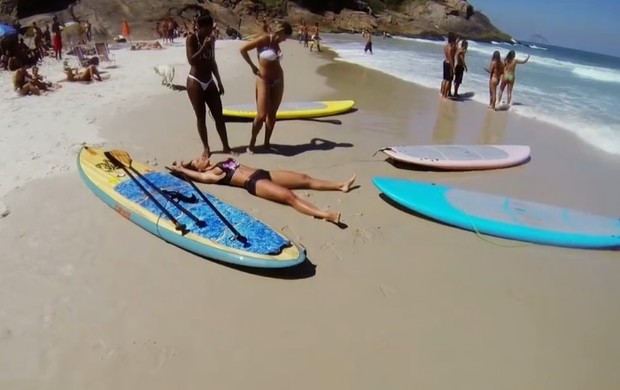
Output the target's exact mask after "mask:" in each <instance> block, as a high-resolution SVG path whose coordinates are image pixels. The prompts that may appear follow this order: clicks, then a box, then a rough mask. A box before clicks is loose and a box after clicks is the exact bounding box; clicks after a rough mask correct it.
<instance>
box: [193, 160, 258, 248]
mask: <svg viewBox="0 0 620 390" xmlns="http://www.w3.org/2000/svg"><path fill="white" fill-rule="evenodd" d="M181 174H182V175H183V177H184V178H185V181H187V182H188V183H189V185H191V186H192V188H193V189H194V191H196V192H197V193H198V195H199V196H200V197H201V198H202V200H204V202H205V203H206V204H208V205H209V207H211V209H212V210H213V212H214V213H215V214H217V216H218V217H219V218H220V219H221V220H222V222H224V224H225V225H226V226H228V228H229V229H230V231H231V232H233V234H234V235H235V239H237V240H239V241H240V242H247V241H248V239H247V238H246V237H244V236H242V235H241V233H239V231H237V229H235V227H234V226H233V225H232V224H231V223H230V222H228V220H227V219H226V217H224V216H223V215H222V213H220V211H219V210H218V209H217V208H216V207H215V205H213V203H211V201H210V200H209V199H208V198H207V196H206V195H205V194H203V193H202V191H200V189H199V188H198V187H196V184H194V182H193V181H192V179H190V178H189V177H188V176H187V175H186V174H185V173H183V172H181Z"/></svg>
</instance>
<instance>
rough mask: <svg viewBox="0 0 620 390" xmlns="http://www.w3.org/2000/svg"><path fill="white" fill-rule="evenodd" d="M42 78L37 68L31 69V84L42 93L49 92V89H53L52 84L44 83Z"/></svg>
mask: <svg viewBox="0 0 620 390" xmlns="http://www.w3.org/2000/svg"><path fill="white" fill-rule="evenodd" d="M43 79H44V78H43V76H41V74H39V67H38V66H33V67H32V81H31V83H32V84H33V85H34V86H35V87H37V88H39V89H40V90H42V91H49V90H50V89H51V88H53V87H54V84H52V83H50V82H46V81H43Z"/></svg>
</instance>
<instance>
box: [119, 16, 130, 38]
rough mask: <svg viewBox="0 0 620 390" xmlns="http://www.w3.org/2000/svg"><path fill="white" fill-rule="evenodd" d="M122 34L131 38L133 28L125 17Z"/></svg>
mask: <svg viewBox="0 0 620 390" xmlns="http://www.w3.org/2000/svg"><path fill="white" fill-rule="evenodd" d="M121 35H122V36H124V37H125V38H129V36H130V35H131V29H130V28H129V23H127V21H126V20H125V19H123V22H122V23H121Z"/></svg>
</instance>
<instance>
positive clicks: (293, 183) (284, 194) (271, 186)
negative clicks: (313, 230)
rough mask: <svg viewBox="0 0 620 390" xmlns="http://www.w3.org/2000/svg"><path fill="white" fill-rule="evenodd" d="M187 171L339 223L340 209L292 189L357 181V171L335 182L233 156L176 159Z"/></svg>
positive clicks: (335, 187)
mask: <svg viewBox="0 0 620 390" xmlns="http://www.w3.org/2000/svg"><path fill="white" fill-rule="evenodd" d="M170 169H171V170H172V172H173V174H174V173H175V172H178V173H183V174H185V175H187V176H188V177H189V178H190V179H192V180H195V181H197V182H199V183H204V184H220V185H228V186H231V187H238V188H245V189H246V191H248V192H249V193H250V194H251V195H254V196H258V197H259V198H263V199H267V200H271V201H274V202H278V203H281V204H288V205H289V206H291V207H293V208H294V209H295V210H297V211H299V212H300V213H303V214H306V215H309V216H312V217H315V218H320V219H324V220H326V221H329V222H332V223H335V224H338V223H340V213H336V212H330V211H327V210H321V209H319V208H318V207H316V206H315V205H313V204H312V203H310V202H308V201H306V200H304V199H301V198H300V197H298V196H297V195H295V193H294V192H293V191H292V190H301V189H308V190H317V191H342V192H345V193H346V192H349V191H350V190H351V188H352V186H353V183H354V182H355V175H353V176H352V177H351V178H350V179H349V180H347V181H344V182H332V181H326V180H320V179H315V178H314V177H311V176H308V175H305V174H302V173H298V172H292V171H281V170H276V171H266V170H263V169H256V168H252V167H249V166H247V165H243V164H239V163H238V162H237V161H235V160H234V159H232V158H229V159H227V160H224V161H220V162H218V163H216V164H211V162H210V161H209V160H203V161H196V160H194V161H191V162H189V163H185V162H183V161H181V162H180V163H177V162H176V161H175V162H173V163H172V167H171V168H170Z"/></svg>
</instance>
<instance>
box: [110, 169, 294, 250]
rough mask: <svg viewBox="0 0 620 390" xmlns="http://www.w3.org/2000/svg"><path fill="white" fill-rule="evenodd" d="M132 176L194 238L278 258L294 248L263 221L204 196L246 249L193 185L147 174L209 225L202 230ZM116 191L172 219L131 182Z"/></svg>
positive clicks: (157, 184) (152, 173)
mask: <svg viewBox="0 0 620 390" xmlns="http://www.w3.org/2000/svg"><path fill="white" fill-rule="evenodd" d="M132 175H133V176H134V178H136V180H139V181H140V184H142V185H143V186H144V187H145V188H146V189H147V190H148V191H149V192H150V193H151V194H152V195H153V196H154V197H155V199H157V201H158V202H159V203H160V204H161V205H162V206H164V207H165V208H166V209H167V210H168V211H169V212H170V214H172V215H173V216H174V217H175V218H176V219H177V221H178V222H179V223H181V224H185V226H186V227H187V229H188V230H189V231H190V232H191V233H193V234H196V235H199V236H201V237H205V238H208V239H209V240H212V241H215V242H217V243H218V244H220V245H224V246H227V247H229V248H234V249H241V250H245V251H248V252H252V253H257V254H262V255H276V254H278V253H280V252H281V251H282V249H283V248H285V247H287V246H290V245H291V243H290V242H289V241H288V240H286V239H285V238H283V237H282V236H280V235H279V234H278V233H276V232H275V231H273V230H272V229H271V228H269V227H268V226H267V225H265V224H264V223H262V222H261V221H259V220H257V219H256V218H254V217H252V216H250V215H249V214H247V213H246V212H244V211H241V210H239V209H238V208H236V207H234V206H232V205H230V204H228V203H224V202H223V201H221V200H219V199H218V198H216V197H215V196H213V195H211V194H209V193H208V192H203V193H204V194H205V196H206V197H207V199H209V201H211V204H213V205H214V206H215V208H216V209H217V210H218V211H219V212H220V214H222V215H223V216H224V217H225V218H226V219H227V220H228V222H230V224H231V225H232V226H234V227H235V229H237V231H238V232H239V233H241V234H242V235H243V236H245V237H246V238H247V243H246V244H245V245H244V244H243V243H241V242H240V241H239V240H237V239H235V236H234V234H233V233H232V232H231V231H230V229H229V228H228V227H227V226H226V224H225V223H224V222H222V220H221V219H220V217H219V216H218V215H217V214H216V213H215V212H214V211H213V209H212V208H211V206H209V205H208V204H206V203H205V202H204V200H203V199H202V198H201V197H200V196H199V195H198V194H197V193H196V191H194V189H193V188H192V187H191V186H190V185H189V183H187V182H185V181H183V180H181V179H179V178H177V177H174V176H172V175H170V174H168V173H164V172H149V173H146V174H143V176H144V177H145V178H146V179H147V180H149V181H150V182H151V183H153V184H154V185H156V186H157V187H158V188H160V189H161V190H163V191H171V192H175V193H178V194H180V195H181V198H183V199H181V200H180V204H181V206H183V207H184V208H185V209H187V210H188V211H189V212H191V213H192V214H194V215H195V216H196V217H197V218H198V219H200V220H202V221H204V222H206V224H207V225H206V226H205V227H202V228H200V227H198V226H197V225H196V223H194V221H193V220H192V219H191V218H189V217H188V216H187V215H186V214H185V213H183V212H182V211H181V210H179V209H178V208H177V207H176V206H175V205H174V204H172V203H170V202H168V201H167V200H166V199H165V198H164V197H163V196H161V195H160V194H158V193H157V192H156V191H155V190H153V189H152V188H151V187H150V186H149V185H148V184H147V183H146V182H144V180H142V179H140V178H139V177H138V175H136V174H135V173H133V172H132ZM114 189H115V190H116V192H117V193H119V194H120V195H122V196H124V197H125V198H127V199H129V200H131V201H133V202H135V203H137V204H139V205H140V206H142V207H144V208H146V209H147V210H149V211H151V212H152V213H154V214H156V215H159V216H160V217H161V218H162V219H168V218H167V217H166V216H165V214H164V213H162V211H161V210H160V209H159V207H157V205H155V203H153V201H152V200H150V199H149V198H148V197H147V195H145V194H144V192H143V191H142V190H141V189H140V187H138V186H137V185H136V183H135V182H134V181H133V180H131V178H130V179H129V180H126V181H124V182H123V183H120V184H118V185H117V186H116V187H115V188H114ZM192 196H193V197H194V200H195V202H188V201H187V199H185V198H188V199H189V198H192ZM173 199H174V198H173ZM175 200H177V199H175Z"/></svg>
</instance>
